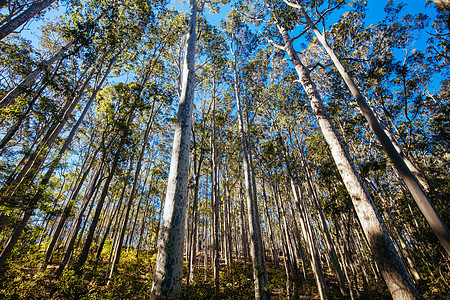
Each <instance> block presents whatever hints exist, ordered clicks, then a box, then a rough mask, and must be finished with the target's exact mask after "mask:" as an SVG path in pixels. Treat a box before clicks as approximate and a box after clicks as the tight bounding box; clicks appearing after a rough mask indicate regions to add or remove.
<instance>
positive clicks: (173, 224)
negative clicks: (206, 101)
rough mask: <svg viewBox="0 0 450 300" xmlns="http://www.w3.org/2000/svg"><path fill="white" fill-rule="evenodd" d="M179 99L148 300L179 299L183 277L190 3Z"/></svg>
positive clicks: (192, 37) (191, 68)
mask: <svg viewBox="0 0 450 300" xmlns="http://www.w3.org/2000/svg"><path fill="white" fill-rule="evenodd" d="M190 7H191V12H190V16H189V23H188V36H187V48H186V54H185V55H186V56H185V59H184V67H183V83H182V91H181V99H180V102H179V107H178V114H177V123H176V126H175V135H174V141H173V150H172V160H171V164H170V171H169V179H168V184H167V194H166V201H165V204H164V218H163V224H162V228H161V236H160V239H159V243H158V244H159V245H158V255H157V258H156V266H155V273H154V276H153V284H152V292H151V299H157V298H164V297H178V296H179V295H180V292H181V277H182V274H183V244H184V218H185V210H186V196H187V183H188V178H189V148H190V143H191V141H190V140H191V126H192V110H193V101H194V91H195V48H196V42H197V33H196V22H197V10H198V8H197V3H196V1H195V0H190Z"/></svg>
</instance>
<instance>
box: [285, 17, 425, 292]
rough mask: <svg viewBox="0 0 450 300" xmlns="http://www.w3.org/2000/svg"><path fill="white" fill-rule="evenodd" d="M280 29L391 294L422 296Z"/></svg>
mask: <svg viewBox="0 0 450 300" xmlns="http://www.w3.org/2000/svg"><path fill="white" fill-rule="evenodd" d="M277 28H278V30H279V32H280V33H281V35H282V37H283V40H284V42H285V45H284V47H283V48H284V50H285V51H286V52H287V54H288V55H289V58H290V59H291V61H292V63H293V65H294V68H295V70H296V71H297V74H298V78H299V80H298V81H299V82H300V83H301V84H302V86H303V88H304V89H305V92H306V94H307V95H308V98H309V100H310V103H311V108H312V110H313V113H314V115H315V116H316V118H317V121H318V123H319V126H320V129H321V131H322V134H323V136H324V138H325V140H326V142H327V144H328V146H329V148H330V150H331V153H332V156H333V159H334V161H335V163H336V166H337V169H338V171H339V173H340V175H341V177H342V180H343V182H344V184H345V186H346V188H347V191H348V192H349V194H350V197H351V199H352V203H353V206H354V207H355V210H356V213H357V215H358V218H359V220H360V223H361V226H362V228H363V231H364V234H365V236H366V238H367V242H368V244H369V247H370V249H371V251H372V254H373V256H374V258H375V261H376V262H377V265H378V268H379V269H380V271H381V273H382V275H383V278H384V280H385V282H386V284H387V286H388V288H389V291H390V292H391V295H392V297H393V298H394V299H420V298H421V297H420V295H419V292H418V291H417V289H416V287H415V285H414V283H413V281H412V279H411V276H410V275H409V273H408V270H407V269H406V267H405V265H404V263H403V261H402V260H401V258H400V256H399V254H398V252H397V251H396V249H395V247H394V244H393V243H392V240H391V238H390V237H389V234H388V232H387V230H386V228H385V225H384V222H383V220H382V219H381V217H380V215H379V213H378V210H377V209H376V207H375V204H374V203H373V201H372V199H371V197H370V195H369V193H368V191H367V189H366V188H365V186H364V185H363V183H362V180H361V178H360V177H359V174H358V173H357V171H356V168H355V166H354V164H353V161H352V159H351V157H350V155H349V154H348V152H347V150H346V148H345V147H344V145H343V143H342V141H341V138H340V137H339V135H338V133H337V131H336V128H335V127H334V125H333V124H332V122H331V119H330V116H329V115H328V113H327V111H326V108H325V106H324V104H323V102H322V99H321V98H320V96H319V93H318V92H317V89H316V87H315V85H314V83H313V82H312V80H311V78H310V75H309V70H308V69H307V68H306V67H305V66H304V65H303V64H302V62H301V61H300V58H299V57H298V54H297V52H296V51H295V50H294V47H293V45H292V39H291V38H290V37H289V34H288V32H287V31H286V29H285V28H284V27H283V26H281V25H280V24H277Z"/></svg>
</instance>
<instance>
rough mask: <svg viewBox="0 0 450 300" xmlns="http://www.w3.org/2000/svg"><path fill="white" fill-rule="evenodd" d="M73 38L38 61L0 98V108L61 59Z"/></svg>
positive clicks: (8, 103)
mask: <svg viewBox="0 0 450 300" xmlns="http://www.w3.org/2000/svg"><path fill="white" fill-rule="evenodd" d="M53 1H54V0H53ZM74 42H75V41H74V40H72V41H70V42H69V43H67V44H66V45H65V46H64V47H62V48H61V50H59V51H58V52H57V53H56V54H55V55H53V56H52V57H51V58H49V59H47V60H46V61H43V62H42V63H40V64H39V65H38V66H37V68H36V69H35V70H34V71H33V72H32V73H30V74H29V75H28V76H27V77H25V79H24V80H22V81H21V82H20V83H19V84H18V85H17V86H16V87H15V88H13V89H12V90H11V91H9V93H8V94H6V95H5V96H4V97H3V98H2V99H1V100H0V108H3V107H5V106H8V105H11V104H13V101H14V100H15V99H16V98H17V97H18V96H19V95H20V94H21V93H23V92H24V91H26V89H27V88H28V87H30V86H31V85H32V84H33V83H34V81H35V80H36V78H37V77H38V76H39V75H40V74H41V73H42V72H43V71H44V70H45V69H46V68H48V67H50V66H51V65H52V64H54V63H55V62H56V61H57V60H59V59H61V57H62V56H63V54H64V53H66V51H67V50H68V49H69V48H70V47H71V46H72V45H73V44H74Z"/></svg>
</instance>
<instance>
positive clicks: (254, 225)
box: [224, 11, 270, 299]
mask: <svg viewBox="0 0 450 300" xmlns="http://www.w3.org/2000/svg"><path fill="white" fill-rule="evenodd" d="M228 18H229V22H228V23H225V25H224V26H225V28H226V32H227V34H228V35H229V36H230V39H231V47H230V49H231V53H232V55H233V61H232V64H233V65H232V69H233V75H234V76H233V77H234V79H233V85H234V94H235V98H236V103H237V111H238V123H239V133H240V136H241V147H242V159H243V167H244V178H245V195H246V200H247V215H248V218H249V221H248V225H249V236H250V253H251V256H252V263H253V281H254V285H255V299H270V291H269V290H267V285H268V282H267V269H266V265H265V258H264V255H265V254H264V248H263V244H262V238H261V227H260V222H259V218H260V217H259V211H258V205H257V203H258V202H257V200H256V199H255V196H256V191H254V189H255V188H256V186H255V185H254V184H253V181H254V178H253V179H252V176H254V174H252V170H251V166H250V156H249V151H248V150H249V148H248V141H247V138H246V134H245V129H244V128H245V123H244V118H243V114H242V102H241V93H242V92H241V87H240V84H241V83H240V80H241V79H240V67H241V63H242V61H243V60H244V57H245V56H248V55H249V54H250V53H251V51H252V48H253V47H255V46H254V44H253V45H252V43H254V42H255V40H254V38H253V40H252V37H251V34H250V32H249V28H248V26H246V25H245V24H243V23H242V21H241V20H240V18H239V16H238V15H237V14H236V12H233V11H232V12H230V14H229V17H228Z"/></svg>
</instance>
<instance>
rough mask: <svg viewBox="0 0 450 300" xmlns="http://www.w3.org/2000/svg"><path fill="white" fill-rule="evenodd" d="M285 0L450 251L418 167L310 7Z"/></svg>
mask: <svg viewBox="0 0 450 300" xmlns="http://www.w3.org/2000/svg"><path fill="white" fill-rule="evenodd" d="M283 1H284V2H285V3H286V4H287V5H288V6H290V7H293V8H295V9H298V10H299V11H300V13H301V15H302V17H303V18H304V19H305V24H306V26H308V27H309V29H310V30H311V31H313V32H314V34H315V35H316V37H317V38H318V40H319V42H320V43H321V44H322V46H323V47H324V49H325V50H326V52H327V54H328V55H329V57H330V58H331V60H332V62H333V64H334V65H335V66H336V69H337V70H338V72H339V73H340V74H341V76H342V78H343V80H344V82H345V84H346V85H347V87H348V89H349V90H350V92H351V94H352V96H353V98H354V99H355V100H356V102H357V104H358V106H359V108H360V109H361V112H362V114H363V115H364V117H365V118H366V119H367V121H368V123H369V126H370V127H371V128H372V130H373V131H374V133H375V135H376V136H377V138H378V140H379V141H380V143H381V144H382V146H383V148H384V150H385V151H386V154H387V155H388V157H389V158H390V160H391V161H392V163H393V164H394V166H395V168H396V170H397V171H398V173H399V174H400V177H401V178H402V179H403V181H404V182H405V184H406V185H407V187H408V189H409V191H410V192H411V195H412V196H413V198H414V200H415V201H416V203H417V205H418V206H419V208H420V210H421V211H422V213H423V214H424V216H425V218H426V219H427V221H428V223H429V224H430V226H431V228H432V229H433V231H434V233H435V234H436V235H437V237H438V238H439V240H440V242H441V244H442V245H443V246H444V248H445V250H446V251H447V253H448V254H450V231H449V230H448V228H447V226H446V224H445V223H444V222H443V220H442V219H441V217H440V216H439V214H438V213H437V211H436V209H435V208H434V206H433V204H432V203H431V201H430V199H429V198H428V195H427V194H426V193H425V191H424V189H423V188H422V186H421V185H420V184H419V181H418V180H417V178H416V177H415V176H414V174H413V172H412V171H414V170H416V171H417V169H416V168H414V169H411V166H408V165H407V164H406V162H405V160H404V158H403V157H402V156H401V154H402V150H401V148H399V146H398V144H397V147H396V145H394V143H393V142H392V138H389V136H388V135H387V134H386V129H385V128H384V127H383V126H382V124H381V123H380V122H379V120H378V118H377V117H376V115H375V114H374V112H373V110H372V108H371V107H370V106H369V104H368V103H367V100H366V99H365V97H364V96H363V95H362V93H361V92H360V90H359V88H358V87H357V86H356V84H355V82H354V80H353V79H352V77H351V76H350V75H349V73H347V71H346V69H345V67H344V66H343V65H342V63H341V60H340V59H339V58H338V57H337V56H336V53H335V52H334V50H333V48H332V47H331V46H330V44H329V43H328V41H327V39H326V37H325V32H324V31H323V32H321V31H320V30H319V29H318V28H317V26H316V25H315V24H316V23H317V22H316V21H314V20H312V19H311V17H310V15H309V13H307V8H306V7H305V6H304V5H302V4H298V3H292V2H289V1H287V0H283ZM338 7H339V5H338V6H336V7H334V8H332V9H337V8H338ZM312 9H316V8H312ZM312 9H311V10H312ZM329 10H330V9H328V11H329ZM317 19H318V20H322V23H323V27H325V18H324V13H318V15H317ZM410 164H411V163H410Z"/></svg>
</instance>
